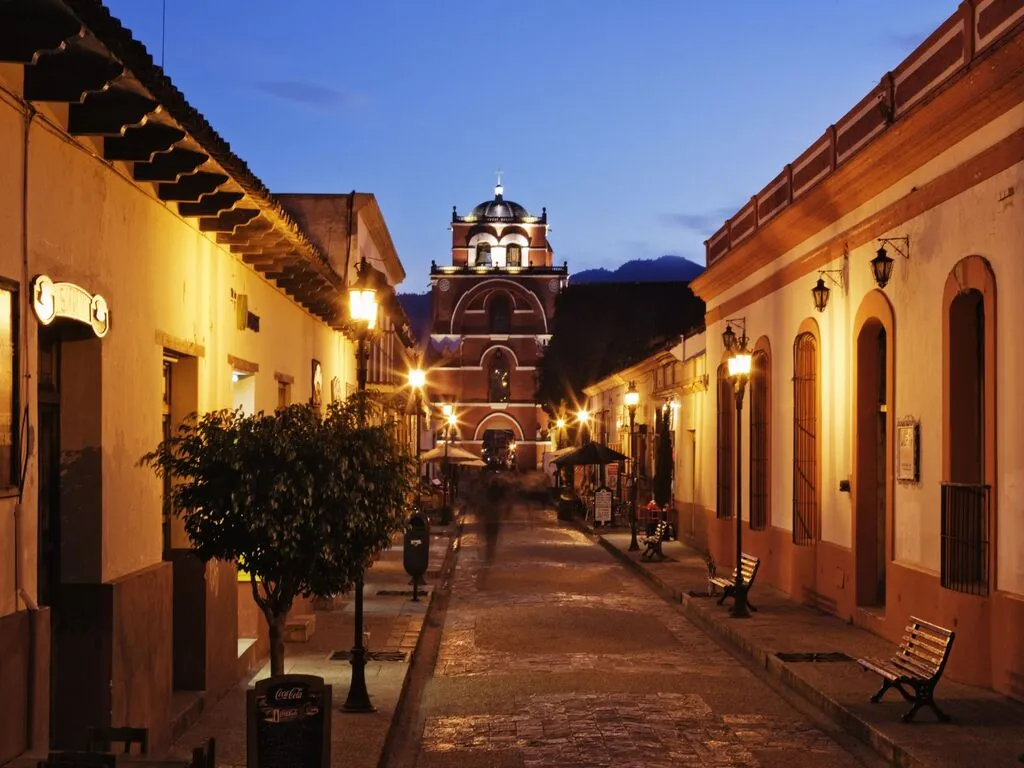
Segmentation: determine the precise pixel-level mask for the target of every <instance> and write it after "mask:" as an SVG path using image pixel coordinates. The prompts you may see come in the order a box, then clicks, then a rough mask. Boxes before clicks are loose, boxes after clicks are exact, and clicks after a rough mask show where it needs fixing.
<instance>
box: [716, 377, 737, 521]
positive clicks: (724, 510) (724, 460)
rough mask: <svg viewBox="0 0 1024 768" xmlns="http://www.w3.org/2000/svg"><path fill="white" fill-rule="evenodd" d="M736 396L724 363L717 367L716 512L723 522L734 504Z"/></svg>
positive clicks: (729, 514) (728, 516)
mask: <svg viewBox="0 0 1024 768" xmlns="http://www.w3.org/2000/svg"><path fill="white" fill-rule="evenodd" d="M735 398H736V395H735V392H734V391H733V384H732V381H731V380H730V379H729V369H728V367H727V366H726V364H725V363H723V364H722V365H720V366H718V510H717V515H718V517H719V518H721V519H723V520H729V519H731V518H732V516H733V511H734V509H735V507H736V503H735V501H734V497H733V484H732V477H733V432H734V431H735V429H736V416H735V413H736V399H735Z"/></svg>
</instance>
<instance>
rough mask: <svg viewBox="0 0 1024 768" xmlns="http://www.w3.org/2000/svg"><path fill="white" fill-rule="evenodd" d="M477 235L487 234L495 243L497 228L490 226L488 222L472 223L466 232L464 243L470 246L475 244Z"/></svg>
mask: <svg viewBox="0 0 1024 768" xmlns="http://www.w3.org/2000/svg"><path fill="white" fill-rule="evenodd" d="M479 235H489V236H490V237H491V238H493V241H494V242H495V243H497V242H498V230H497V229H495V228H494V227H492V226H491V225H490V224H474V225H473V226H472V227H470V228H469V230H468V231H467V232H466V245H468V246H470V247H472V246H474V245H476V243H477V240H478V239H479V237H478V236H479Z"/></svg>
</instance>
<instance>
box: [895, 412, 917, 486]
mask: <svg viewBox="0 0 1024 768" xmlns="http://www.w3.org/2000/svg"><path fill="white" fill-rule="evenodd" d="M896 479H897V480H898V481H900V482H903V483H917V482H920V480H921V423H920V422H919V421H916V420H915V419H912V418H905V419H900V420H899V421H897V422H896Z"/></svg>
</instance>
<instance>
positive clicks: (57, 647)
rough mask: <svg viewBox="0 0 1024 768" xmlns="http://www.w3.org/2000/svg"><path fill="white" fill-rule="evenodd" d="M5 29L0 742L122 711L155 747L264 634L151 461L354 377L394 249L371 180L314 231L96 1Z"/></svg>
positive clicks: (59, 731)
mask: <svg viewBox="0 0 1024 768" xmlns="http://www.w3.org/2000/svg"><path fill="white" fill-rule="evenodd" d="M0 30H2V31H0V178H2V179H3V183H2V184H0V552H2V554H0V648H2V649H3V652H2V654H0V679H2V680H3V683H4V689H5V693H4V706H3V711H4V715H3V717H2V718H0V762H4V761H6V760H7V759H9V758H12V757H14V756H15V755H17V754H19V753H20V752H22V751H24V750H26V749H29V748H32V749H34V750H42V751H45V750H46V749H47V748H48V747H50V746H55V747H74V748H80V747H81V745H82V744H83V743H84V738H85V729H86V728H87V727H88V726H103V725H111V724H113V725H132V726H139V727H146V728H149V729H150V747H151V749H153V750H154V751H159V750H160V749H162V748H164V747H165V746H166V745H167V744H168V742H169V741H170V737H171V734H172V731H173V724H174V722H175V719H176V717H177V716H178V715H179V711H177V710H176V709H175V706H176V705H179V704H182V703H185V704H187V703H190V702H193V701H195V700H196V699H197V698H198V697H201V696H203V695H206V696H210V697H216V696H218V695H219V694H220V693H221V692H223V691H224V690H226V689H227V688H228V687H229V686H231V685H232V684H234V682H235V681H236V680H237V679H238V677H239V676H240V675H241V674H242V673H244V672H245V671H246V668H247V667H249V666H250V665H251V664H253V663H254V662H256V661H257V659H258V656H259V653H258V650H259V648H260V643H261V642H264V643H265V639H264V638H263V636H262V632H263V630H262V628H261V627H260V622H259V621H257V620H253V621H252V622H251V624H247V622H249V620H250V618H251V616H252V613H251V611H250V610H249V609H251V595H250V594H249V593H248V584H239V582H238V577H237V574H236V571H235V568H234V566H232V565H227V564H224V563H218V562H210V563H206V564H204V563H201V562H199V561H198V560H197V559H195V558H194V557H193V556H192V555H191V553H190V551H189V545H188V541H187V539H186V538H185V536H184V533H183V531H182V530H181V527H180V522H179V521H178V520H177V519H175V518H174V517H173V516H172V515H171V514H170V510H169V508H168V507H167V505H166V504H165V500H166V494H165V487H164V484H163V481H162V480H160V479H159V478H158V477H157V476H156V475H155V474H154V472H153V471H152V470H151V469H149V468H146V467H140V466H139V459H140V457H141V456H142V455H143V454H144V453H146V452H148V451H150V450H152V449H153V448H154V447H155V446H156V445H157V443H158V442H159V441H160V440H161V439H162V437H163V436H164V435H166V434H167V433H168V431H169V430H172V429H173V428H174V426H175V424H176V423H178V422H180V421H181V420H182V419H183V418H184V417H185V415H186V414H188V413H190V412H194V411H199V412H202V411H208V410H212V409H218V408H235V407H240V408H242V409H244V410H246V411H249V412H252V411H259V410H265V411H272V410H273V409H274V408H276V407H278V406H279V405H284V404H287V403H291V402H305V401H309V400H314V401H319V402H321V403H323V402H326V401H327V400H328V398H332V397H343V396H344V395H345V394H346V393H347V392H348V391H350V390H351V388H352V387H353V386H354V382H355V352H354V345H353V343H352V342H351V341H350V340H349V339H348V338H347V337H346V336H345V334H344V333H343V330H344V328H345V316H346V306H345V303H346V295H345V288H346V286H347V285H348V283H349V282H350V281H351V280H353V279H354V278H355V265H356V263H357V261H358V259H359V258H363V257H365V258H366V259H367V260H369V261H370V262H371V263H373V264H374V265H375V266H376V268H377V269H379V270H380V271H382V272H383V273H385V274H387V275H389V276H392V277H397V276H398V275H399V273H400V272H401V267H400V265H399V264H398V263H397V255H396V254H395V253H394V249H393V246H392V245H391V242H390V238H388V237H385V236H384V235H385V234H386V230H385V231H384V232H383V233H382V232H381V220H380V215H379V211H378V210H375V209H376V203H375V202H373V201H370V200H365V199H364V200H353V201H351V202H352V203H353V204H354V208H355V209H356V211H357V214H356V215H354V216H353V217H352V219H351V221H352V226H351V228H350V229H349V233H350V236H349V237H348V239H347V240H346V243H347V246H348V247H347V248H346V249H343V251H342V252H339V253H337V254H335V253H328V252H327V251H325V250H323V249H321V248H319V247H318V246H317V245H316V243H315V242H314V241H313V239H311V237H310V235H309V234H308V233H307V232H306V231H304V229H303V228H302V227H301V226H299V224H298V223H297V222H296V219H295V217H294V216H293V215H292V214H291V213H290V212H289V211H288V210H287V209H286V208H284V207H283V206H282V205H281V203H280V202H279V201H278V200H277V199H275V198H274V197H273V196H272V195H271V194H270V193H269V192H268V190H267V189H266V188H265V187H264V186H263V185H262V183H261V182H260V181H259V179H258V178H256V177H255V176H254V175H253V174H252V173H251V171H249V170H248V168H247V167H246V165H245V164H244V163H243V162H242V161H241V159H240V158H238V157H237V156H236V155H234V154H233V153H232V152H231V150H230V148H229V147H228V145H227V143H226V142H224V141H223V140H222V139H221V138H220V137H219V136H218V135H217V133H216V132H215V131H214V129H213V128H212V127H211V126H210V125H209V124H208V123H207V122H206V120H205V119H204V118H203V117H202V115H200V114H199V113H198V112H197V111H196V110H195V109H194V108H192V107H191V106H190V105H189V104H188V103H187V102H186V100H185V99H184V97H183V96H182V94H181V93H180V92H179V91H178V90H177V89H176V88H174V86H173V85H172V84H171V83H170V81H169V80H168V79H167V78H166V76H165V75H164V74H163V72H162V71H161V70H160V69H159V68H158V67H156V66H155V65H154V63H153V61H152V59H151V58H150V56H149V55H148V53H147V52H146V51H145V49H144V47H143V46H142V45H141V44H140V43H138V42H137V41H135V40H134V39H132V37H131V35H130V33H129V32H128V31H127V30H125V29H124V28H123V27H122V26H121V25H120V23H119V22H118V21H117V20H116V19H114V18H113V17H111V16H110V14H109V12H108V11H107V10H106V8H104V6H103V4H102V3H101V2H99V0H67V2H47V3H39V2H35V0H14V1H13V2H7V3H3V4H0ZM346 202H349V201H346ZM395 323H397V325H398V327H399V329H401V327H402V325H403V321H402V318H401V317H400V316H399V317H397V319H396V320H395ZM381 324H382V325H384V326H385V327H386V328H388V329H391V330H395V329H394V328H393V327H392V321H391V320H390V319H383V320H382V321H381ZM390 337H397V336H396V334H390V335H389V334H385V335H383V336H382V337H381V350H380V351H379V352H377V353H376V358H375V359H376V360H377V365H378V367H382V366H385V365H387V360H388V355H389V354H390V352H388V351H387V346H388V344H389V343H390V342H388V341H387V339H388V338H390ZM372 370H373V362H372V361H371V379H372V378H374V377H376V378H377V379H379V380H386V379H387V378H388V377H387V375H385V374H384V373H380V372H378V373H376V374H374V373H372ZM247 606H248V607H247ZM263 647H265V645H264V646H263Z"/></svg>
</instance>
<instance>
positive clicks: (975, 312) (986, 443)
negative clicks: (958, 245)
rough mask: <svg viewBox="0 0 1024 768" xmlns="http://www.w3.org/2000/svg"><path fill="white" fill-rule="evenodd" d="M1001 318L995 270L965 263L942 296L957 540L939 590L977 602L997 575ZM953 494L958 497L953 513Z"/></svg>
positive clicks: (945, 427)
mask: <svg viewBox="0 0 1024 768" xmlns="http://www.w3.org/2000/svg"><path fill="white" fill-rule="evenodd" d="M996 311H997V306H996V276H995V272H994V271H993V270H992V265H991V264H990V263H989V261H988V260H987V259H985V258H984V257H982V256H977V255H971V256H966V257H964V258H962V259H961V260H960V261H958V262H957V263H956V264H955V265H954V266H953V268H952V269H951V270H950V272H949V274H948V275H947V276H946V283H945V285H944V286H943V291H942V361H943V367H942V478H941V481H942V484H943V491H942V493H943V504H942V514H943V515H944V516H945V515H949V516H950V519H949V520H948V521H944V523H947V524H948V525H947V527H948V528H950V529H951V530H955V531H957V534H956V536H955V537H953V538H955V539H956V541H953V542H952V545H953V546H952V547H950V549H949V550H948V551H947V543H946V539H945V538H943V550H942V553H941V558H940V561H941V571H940V582H941V584H942V585H943V586H945V587H948V588H950V589H954V590H958V591H966V592H973V593H975V594H987V593H988V592H989V590H990V588H991V587H992V586H995V584H994V582H995V574H997V573H998V568H997V565H998V563H997V552H998V543H999V538H998V527H997V523H996V521H997V520H998V519H999V516H998V499H999V492H998V487H997V486H998V478H999V474H998V455H997V448H996V446H997V443H996V439H997V430H998V425H999V421H998V418H999V414H998V409H997V401H996V396H997V389H996V387H997V382H996V371H997V365H996V363H997V360H996V333H997V329H996ZM951 403H956V407H955V408H954V407H952V405H951ZM971 405H973V406H974V407H970V406H971ZM981 486H988V490H987V502H988V505H987V508H986V506H985V494H986V491H984V490H983V489H982V488H981ZM947 494H951V495H956V497H957V499H956V501H957V503H956V504H951V505H949V507H948V509H947V505H946V501H945V499H946V496H947ZM958 545H959V546H958ZM965 551H966V552H968V553H970V552H975V553H976V554H975V555H973V556H971V555H969V556H967V557H964V556H962V555H961V554H958V553H962V552H965ZM986 554H987V558H986V557H985V555H986ZM986 559H987V562H986Z"/></svg>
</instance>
